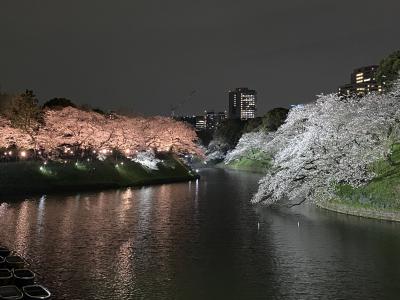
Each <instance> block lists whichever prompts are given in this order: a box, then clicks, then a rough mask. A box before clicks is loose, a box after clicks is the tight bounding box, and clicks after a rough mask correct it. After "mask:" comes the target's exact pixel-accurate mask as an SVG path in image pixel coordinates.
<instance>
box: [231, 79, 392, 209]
mask: <svg viewBox="0 0 400 300" xmlns="http://www.w3.org/2000/svg"><path fill="white" fill-rule="evenodd" d="M399 87H400V85H399V84H397V85H396V87H395V88H394V90H393V92H391V93H389V94H386V95H379V94H370V95H367V96H365V97H363V98H347V99H344V98H340V97H339V96H338V95H336V94H331V95H322V96H319V97H318V99H317V101H316V102H314V103H310V104H306V105H303V106H297V107H295V108H293V109H291V111H290V113H289V115H288V118H287V120H286V122H285V124H284V125H282V126H281V127H280V128H279V129H278V130H277V132H276V133H275V134H274V137H273V139H272V140H270V141H267V142H266V138H264V137H261V136H259V137H257V138H258V139H259V145H262V147H263V149H264V151H265V152H268V153H270V154H271V156H272V157H273V166H272V168H271V169H270V171H269V172H268V174H267V175H266V176H265V177H264V178H263V179H262V180H261V181H260V186H259V189H258V192H257V193H256V194H255V195H254V197H253V200H252V201H253V202H254V203H258V202H261V203H264V204H273V203H277V202H281V203H287V204H288V205H290V206H292V205H297V204H300V203H302V202H304V201H306V200H309V201H320V200H322V199H328V198H329V197H331V196H332V195H333V193H334V190H335V185H336V184H341V183H346V184H350V185H352V186H355V187H356V186H360V185H363V184H365V183H367V182H368V181H369V180H371V179H372V178H373V177H374V176H375V174H374V173H373V172H372V171H371V169H370V165H371V164H372V163H373V162H375V161H377V160H379V159H384V158H385V157H387V156H388V155H389V153H390V149H391V148H390V146H391V145H392V144H393V143H394V142H398V141H399V137H400V135H399V124H400V97H399V95H400V88H399ZM244 138H246V137H244ZM252 143H253V144H257V142H255V141H252ZM239 144H240V143H239ZM257 147H258V145H257ZM238 151H241V150H240V149H238Z"/></svg>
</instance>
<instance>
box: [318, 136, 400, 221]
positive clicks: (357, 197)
mask: <svg viewBox="0 0 400 300" xmlns="http://www.w3.org/2000/svg"><path fill="white" fill-rule="evenodd" d="M371 168H372V170H373V171H374V172H375V173H376V174H377V177H375V178H374V179H373V180H371V181H370V182H369V183H368V184H366V185H364V186H361V187H359V188H353V187H351V186H349V185H339V186H337V192H336V194H337V197H335V198H334V199H332V200H331V201H328V202H322V203H321V204H320V206H321V207H323V208H326V209H330V210H335V211H338V212H342V213H347V214H353V215H358V216H363V217H371V218H377V219H388V220H395V221H400V144H395V145H393V146H392V154H391V156H390V157H389V159H388V160H381V161H378V162H376V163H375V164H373V165H372V166H371Z"/></svg>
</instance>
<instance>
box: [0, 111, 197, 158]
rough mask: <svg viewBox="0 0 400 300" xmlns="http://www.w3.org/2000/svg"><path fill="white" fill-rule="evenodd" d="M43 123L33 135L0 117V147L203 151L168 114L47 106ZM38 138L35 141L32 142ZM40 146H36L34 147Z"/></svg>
mask: <svg viewBox="0 0 400 300" xmlns="http://www.w3.org/2000/svg"><path fill="white" fill-rule="evenodd" d="M43 123H44V125H43V126H41V127H40V128H39V129H38V130H37V131H35V132H33V133H32V134H34V135H35V136H34V139H32V138H30V134H31V133H30V134H29V135H28V134H26V133H24V131H23V130H21V129H18V128H14V127H12V126H11V125H12V124H11V122H10V121H9V120H7V119H5V118H0V134H1V136H0V148H8V147H11V146H15V147H18V148H21V149H26V150H29V149H34V148H38V149H44V152H45V153H46V154H47V155H48V156H50V157H57V156H59V155H61V154H62V153H70V154H74V155H75V154H77V153H79V154H80V155H85V154H87V153H102V154H109V153H111V152H112V151H113V150H115V151H118V152H120V153H122V154H124V155H125V156H127V157H133V156H135V155H136V153H139V152H143V151H149V150H151V151H155V152H160V151H161V152H163V151H171V152H174V153H177V154H180V153H182V154H186V153H188V154H195V155H202V150H201V149H200V147H198V146H197V144H196V141H197V136H196V133H195V132H194V130H193V129H191V128H190V127H189V126H187V125H186V124H184V123H181V122H178V121H175V120H173V119H170V118H166V117H153V118H144V117H134V118H130V117H126V116H120V115H112V116H107V115H103V114H99V113H96V112H93V111H85V110H80V109H77V108H74V107H65V108H63V109H57V110H51V109H45V111H44V114H43ZM32 140H34V141H35V143H33V142H32ZM35 150H37V149H35Z"/></svg>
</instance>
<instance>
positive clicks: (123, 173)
mask: <svg viewBox="0 0 400 300" xmlns="http://www.w3.org/2000/svg"><path fill="white" fill-rule="evenodd" d="M164 159H165V160H164V161H165V163H164V164H163V165H160V166H159V168H158V169H157V170H149V169H146V168H144V167H143V166H141V165H139V164H138V163H135V162H130V161H125V162H124V163H121V164H115V162H112V161H103V162H101V161H95V162H90V163H85V162H79V163H73V162H69V163H67V164H62V163H59V162H49V163H48V164H47V165H43V164H42V163H40V162H36V161H29V162H28V161H27V162H15V163H3V164H0V199H1V198H4V197H7V196H14V195H15V196H20V195H38V194H44V193H61V192H81V191H95V190H104V189H119V188H128V187H132V188H137V187H142V186H149V185H158V184H166V183H175V182H188V181H193V180H196V179H199V178H200V176H199V175H198V174H196V173H195V172H192V170H191V169H190V168H188V167H187V166H185V165H183V164H182V163H181V162H180V161H179V159H177V158H175V157H171V156H169V157H164Z"/></svg>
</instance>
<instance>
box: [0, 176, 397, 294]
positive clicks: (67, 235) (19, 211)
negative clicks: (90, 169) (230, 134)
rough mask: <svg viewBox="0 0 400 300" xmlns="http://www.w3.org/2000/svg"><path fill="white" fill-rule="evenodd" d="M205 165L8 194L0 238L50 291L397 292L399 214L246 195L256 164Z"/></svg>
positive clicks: (251, 186)
mask: <svg viewBox="0 0 400 300" xmlns="http://www.w3.org/2000/svg"><path fill="white" fill-rule="evenodd" d="M202 172H203V173H202V176H203V177H202V179H201V180H198V181H194V182H189V183H177V184H168V185H160V186H154V187H143V188H139V189H125V190H109V191H102V192H99V193H80V194H76V195H48V196H47V197H37V198H32V199H21V200H20V201H18V200H9V201H6V202H3V203H1V204H0V226H1V229H2V230H1V231H0V243H4V244H6V245H8V246H10V247H12V248H13V249H15V250H17V251H18V252H19V253H21V254H23V255H24V256H26V257H27V258H28V259H29V262H30V263H31V264H32V266H34V269H35V271H37V272H38V273H39V275H40V277H41V279H42V281H43V282H45V283H46V284H47V285H48V286H49V287H50V288H51V289H52V290H53V292H55V294H56V296H57V299H258V298H259V299H265V298H268V297H269V298H284V299H287V298H289V299H302V298H315V299H320V298H347V299H350V298H351V299H367V298H371V297H372V298H390V297H394V296H395V295H397V292H398V287H397V282H398V281H399V280H400V258H399V255H398V253H399V251H400V235H399V232H400V231H399V229H400V226H399V224H395V223H387V222H379V221H373V220H365V219H359V218H354V217H348V216H343V215H338V214H334V213H329V212H326V211H321V210H318V209H315V208H312V207H302V208H297V209H294V210H279V211H276V210H271V209H267V208H262V207H257V206H252V205H250V203H249V199H250V198H251V195H252V193H254V192H255V190H256V188H257V180H258V179H259V176H258V175H256V174H246V173H238V172H226V171H223V170H208V171H202ZM360 287H363V288H362V289H360ZM371 295H373V296H371Z"/></svg>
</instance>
